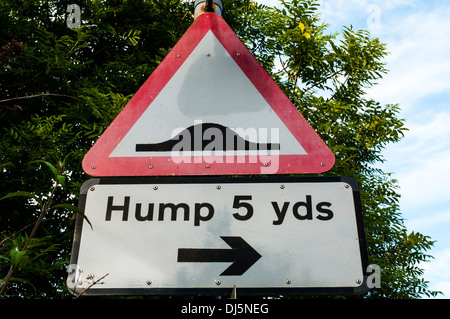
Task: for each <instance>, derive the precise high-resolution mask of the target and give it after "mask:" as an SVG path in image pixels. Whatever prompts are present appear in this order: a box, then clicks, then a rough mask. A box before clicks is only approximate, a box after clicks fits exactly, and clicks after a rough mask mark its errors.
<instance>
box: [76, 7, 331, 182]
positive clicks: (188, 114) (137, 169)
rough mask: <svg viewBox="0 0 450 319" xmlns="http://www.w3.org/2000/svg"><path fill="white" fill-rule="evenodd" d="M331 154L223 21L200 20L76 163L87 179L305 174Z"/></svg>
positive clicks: (326, 164) (209, 16)
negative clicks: (99, 177) (96, 177)
mask: <svg viewBox="0 0 450 319" xmlns="http://www.w3.org/2000/svg"><path fill="white" fill-rule="evenodd" d="M333 164H334V155H333V153H332V152H331V151H330V150H329V148H328V147H327V146H326V145H325V143H324V142H323V141H322V140H321V139H320V137H319V136H318V135H317V133H316V132H315V131H314V130H313V128H312V127H311V126H310V125H309V124H308V123H307V122H306V120H305V119H304V118H303V117H302V116H301V114H300V113H299V112H298V110H297V109H296V108H295V106H294V105H293V104H292V103H291V102H290V101H289V99H288V98H287V97H286V96H285V95H284V93H283V92H282V91H281V89H280V88H279V87H278V86H277V85H276V83H275V82H274V81H273V80H272V78H271V77H270V76H269V74H268V73H267V72H266V71H265V70H264V69H263V68H262V66H261V65H260V64H259V63H258V62H257V60H256V59H255V58H254V57H253V56H252V54H251V53H250V52H249V51H248V49H247V48H246V47H245V46H244V44H243V43H242V42H241V41H240V40H239V38H238V37H237V35H236V34H235V33H234V32H233V30H231V28H230V27H229V26H228V25H227V24H226V22H225V21H224V20H223V19H222V17H221V16H219V15H217V14H214V13H205V14H202V15H200V16H199V17H198V18H197V19H196V20H195V21H194V23H193V24H192V26H191V27H190V28H189V29H188V31H187V32H186V33H185V34H184V35H183V37H182V38H181V39H180V41H179V42H178V43H177V44H176V45H175V47H174V48H173V49H172V50H171V52H170V53H169V54H168V55H167V56H166V58H165V59H164V60H163V62H162V63H161V64H160V65H159V66H158V67H157V68H156V70H155V71H154V72H153V73H152V75H151V76H150V77H149V78H148V80H147V81H146V82H145V83H144V84H143V85H142V87H141V88H140V89H139V90H138V91H137V93H136V94H135V95H134V96H133V98H132V99H131V100H130V102H129V103H128V104H127V105H126V106H125V108H124V109H123V110H122V112H121V113H120V114H119V115H118V116H117V118H116V119H115V120H114V121H113V122H112V123H111V125H110V126H109V127H108V128H107V130H106V131H105V132H104V133H103V134H102V136H101V137H100V138H99V139H98V141H97V142H96V143H95V144H94V145H93V147H92V148H91V149H90V150H89V152H88V153H87V154H86V156H85V157H84V160H83V169H84V170H85V172H86V173H88V174H90V175H93V176H147V175H239V174H296V173H298V174H302V173H321V172H325V171H328V170H329V169H331V167H332V166H333Z"/></svg>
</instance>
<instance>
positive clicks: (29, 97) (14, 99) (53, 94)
mask: <svg viewBox="0 0 450 319" xmlns="http://www.w3.org/2000/svg"><path fill="white" fill-rule="evenodd" d="M42 96H58V97H67V98H71V99H75V100H79V101H83V102H85V100H83V99H80V98H78V97H75V96H71V95H67V94H56V93H43V94H36V95H27V96H18V97H12V98H9V99H5V100H0V103H5V102H11V101H16V100H27V99H32V98H37V97H42Z"/></svg>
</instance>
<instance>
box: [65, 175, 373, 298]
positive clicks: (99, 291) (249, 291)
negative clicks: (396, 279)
mask: <svg viewBox="0 0 450 319" xmlns="http://www.w3.org/2000/svg"><path fill="white" fill-rule="evenodd" d="M192 183H198V184H226V183H249V184H250V183H347V184H348V185H350V187H351V188H352V190H353V200H354V205H355V217H356V224H357V231H358V238H359V248H360V256H361V265H362V273H363V274H364V279H363V282H362V283H361V285H360V286H358V287H314V288H311V287H280V288H273V287H270V288H248V287H243V288H240V287H237V288H236V290H237V294H238V295H239V296H241V295H254V296H268V297H269V296H293V295H359V294H365V293H367V292H368V291H369V289H370V288H369V287H368V285H367V281H368V277H369V276H370V273H368V271H367V267H368V266H369V261H368V254H367V245H366V237H365V231H364V223H363V213H362V206H361V199H360V191H359V186H358V184H357V182H356V181H355V180H354V179H353V178H351V177H347V176H331V177H328V176H327V177H304V176H280V175H277V176H235V177H232V176H187V177H185V176H174V177H167V176H163V177H159V176H154V177H153V176H152V177H105V178H93V179H89V180H87V181H85V182H84V183H83V185H82V186H81V190H80V197H79V204H78V208H79V209H80V210H81V211H82V212H84V211H85V206H86V198H87V192H88V191H89V189H90V188H91V187H95V185H122V184H123V185H127V184H133V185H135V184H192ZM83 221H84V217H83V216H80V215H78V216H77V219H76V224H75V232H74V238H73V245H72V253H71V259H70V264H72V265H76V264H77V261H78V253H79V249H80V241H81V233H82V228H83ZM69 276H70V274H69ZM68 288H69V291H70V292H71V293H72V294H74V295H76V294H77V293H80V291H76V292H75V291H71V289H70V287H69V285H68ZM232 290H233V288H232V287H227V288H224V287H217V288H151V287H148V288H94V289H88V290H86V291H84V292H83V295H88V296H121V295H129V296H130V295H134V296H139V295H140V296H142V295H154V296H158V295H160V296H162V295H179V296H193V295H197V296H198V295H202V296H204V295H208V296H230V295H231V293H232Z"/></svg>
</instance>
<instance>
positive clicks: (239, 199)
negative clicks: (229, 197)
mask: <svg viewBox="0 0 450 319" xmlns="http://www.w3.org/2000/svg"><path fill="white" fill-rule="evenodd" d="M251 199H252V196H250V195H244V196H234V201H233V208H240V207H244V208H245V209H246V210H247V213H246V214H244V215H240V214H239V213H234V214H233V216H234V218H236V219H237V220H248V219H250V218H251V217H252V216H253V206H252V205H251V204H250V203H246V202H243V201H244V200H251Z"/></svg>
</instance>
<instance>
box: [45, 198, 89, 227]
mask: <svg viewBox="0 0 450 319" xmlns="http://www.w3.org/2000/svg"><path fill="white" fill-rule="evenodd" d="M55 208H65V209H68V210H71V211H73V212H75V213H77V214H80V215H81V216H82V217H83V218H84V219H85V220H86V221H87V223H88V224H89V226H91V229H92V224H91V222H90V221H89V219H88V218H87V217H86V215H85V214H84V213H83V211H82V210H81V209H79V208H78V207H77V206H75V205H72V204H67V203H62V204H56V205H53V206H52V207H50V210H52V209H55Z"/></svg>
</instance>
